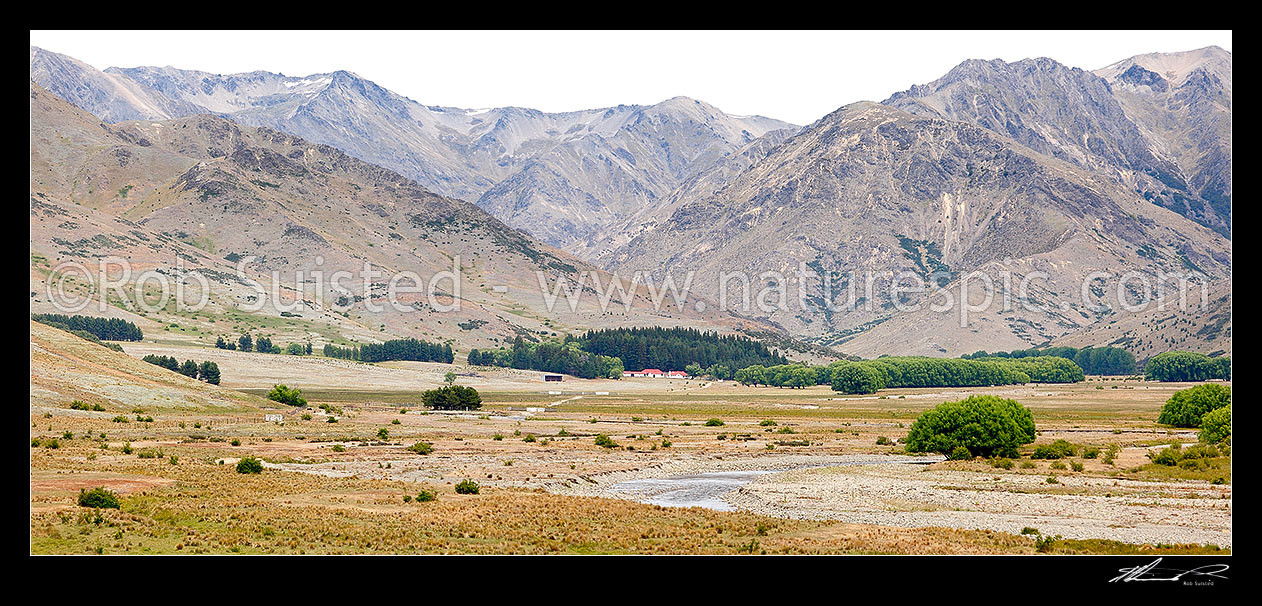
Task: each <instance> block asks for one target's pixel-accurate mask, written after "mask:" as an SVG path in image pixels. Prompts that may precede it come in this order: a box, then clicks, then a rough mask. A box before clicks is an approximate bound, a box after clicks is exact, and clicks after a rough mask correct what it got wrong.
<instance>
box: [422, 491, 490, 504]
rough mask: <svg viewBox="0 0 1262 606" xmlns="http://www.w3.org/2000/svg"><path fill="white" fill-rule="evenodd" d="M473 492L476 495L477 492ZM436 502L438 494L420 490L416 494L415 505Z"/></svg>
mask: <svg viewBox="0 0 1262 606" xmlns="http://www.w3.org/2000/svg"><path fill="white" fill-rule="evenodd" d="M473 492H474V493H475V494H476V493H477V490H476V489H475V490H474V491H473ZM437 500H438V494H437V493H435V492H434V491H432V490H422V491H420V492H418V493H416V502H417V503H428V502H430V501H437Z"/></svg>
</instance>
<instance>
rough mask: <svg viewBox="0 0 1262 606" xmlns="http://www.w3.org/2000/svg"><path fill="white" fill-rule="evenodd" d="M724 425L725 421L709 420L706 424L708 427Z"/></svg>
mask: <svg viewBox="0 0 1262 606" xmlns="http://www.w3.org/2000/svg"><path fill="white" fill-rule="evenodd" d="M721 425H723V419H708V420H707V421H706V422H705V426H706V427H719V426H721Z"/></svg>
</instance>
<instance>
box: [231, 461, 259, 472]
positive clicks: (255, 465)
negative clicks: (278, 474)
mask: <svg viewBox="0 0 1262 606" xmlns="http://www.w3.org/2000/svg"><path fill="white" fill-rule="evenodd" d="M237 473H263V462H262V461H260V460H258V459H256V458H254V457H242V459H241V460H240V461H237Z"/></svg>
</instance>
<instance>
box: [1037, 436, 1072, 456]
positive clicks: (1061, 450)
mask: <svg viewBox="0 0 1262 606" xmlns="http://www.w3.org/2000/svg"><path fill="white" fill-rule="evenodd" d="M1075 454H1078V447H1077V446H1074V445H1073V444H1070V443H1069V442H1067V441H1065V440H1056V441H1055V442H1052V443H1051V444H1042V445H1040V446H1038V447H1036V448H1035V449H1034V454H1032V455H1030V458H1031V459H1064V458H1066V457H1072V456H1074V455H1075Z"/></svg>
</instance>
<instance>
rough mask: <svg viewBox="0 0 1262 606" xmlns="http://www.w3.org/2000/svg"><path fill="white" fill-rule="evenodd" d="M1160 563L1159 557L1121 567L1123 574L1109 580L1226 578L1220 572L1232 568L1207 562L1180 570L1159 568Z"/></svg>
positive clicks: (1120, 570)
mask: <svg viewBox="0 0 1262 606" xmlns="http://www.w3.org/2000/svg"><path fill="white" fill-rule="evenodd" d="M1160 563H1161V558H1157V559H1156V560H1153V562H1152V563H1151V564H1147V565H1144V566H1135V567H1134V568H1119V569H1118V572H1121V573H1122V574H1120V575H1118V576H1116V577H1114V578H1113V579H1111V580H1110V581H1109V582H1110V583H1116V582H1118V581H1121V582H1123V583H1129V582H1131V581H1180V580H1182V579H1183V577H1186V576H1194V577H1212V578H1216V579H1226V578H1227V577H1225V576H1222V575H1221V574H1219V573H1222V572H1226V570H1227V569H1228V568H1230V566H1228V565H1227V564H1207V565H1205V566H1199V567H1197V568H1193V569H1191V570H1178V569H1175V568H1158V567H1157V564H1160ZM1160 575H1166V576H1160Z"/></svg>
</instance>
